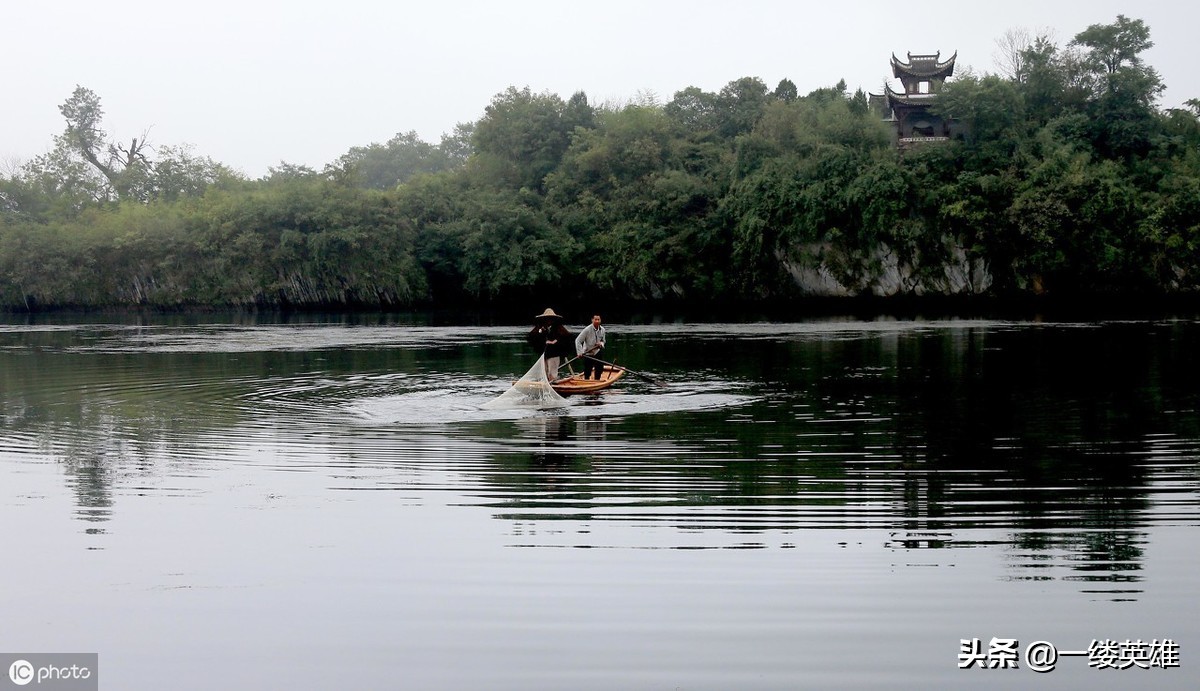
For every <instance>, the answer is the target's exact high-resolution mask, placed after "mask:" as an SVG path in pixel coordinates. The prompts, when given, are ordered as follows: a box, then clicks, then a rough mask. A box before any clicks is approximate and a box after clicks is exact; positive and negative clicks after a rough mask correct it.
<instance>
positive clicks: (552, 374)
mask: <svg viewBox="0 0 1200 691" xmlns="http://www.w3.org/2000/svg"><path fill="white" fill-rule="evenodd" d="M525 340H526V341H528V342H529V345H530V346H532V347H533V349H534V350H536V351H538V352H540V353H541V354H542V357H543V359H544V360H545V362H546V379H548V380H550V381H554V380H556V379H558V367H559V365H560V364H561V363H562V362H563V358H564V357H569V356H570V355H571V332H570V331H567V327H566V326H563V317H562V316H560V315H558V314H555V313H554V310H553V309H551V308H549V307H547V308H546V311H544V312H542V313H541V314H539V315H538V316H536V317H534V318H533V329H532V330H531V331H530V332H529V333H528V334H526V336H525Z"/></svg>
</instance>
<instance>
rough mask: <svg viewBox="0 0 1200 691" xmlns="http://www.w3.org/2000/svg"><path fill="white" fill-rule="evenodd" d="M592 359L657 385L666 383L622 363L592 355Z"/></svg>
mask: <svg viewBox="0 0 1200 691" xmlns="http://www.w3.org/2000/svg"><path fill="white" fill-rule="evenodd" d="M589 357H591V356H589ZM592 359H593V360H595V361H596V362H599V363H601V364H604V365H608V366H609V367H612V368H613V369H619V370H624V371H626V372H628V373H629V374H632V375H633V376H635V377H641V378H642V379H645V380H646V381H648V382H650V383H651V384H657V385H658V386H666V384H664V383H662V381H660V380H658V379H655V378H654V377H652V376H650V375H648V374H642V373H641V372H635V371H633V370H631V369H629V368H628V367H625V366H624V365H616V364H613V363H611V362H606V361H604V360H601V359H600V358H597V357H592Z"/></svg>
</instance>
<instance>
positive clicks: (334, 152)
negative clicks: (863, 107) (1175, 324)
mask: <svg viewBox="0 0 1200 691" xmlns="http://www.w3.org/2000/svg"><path fill="white" fill-rule="evenodd" d="M735 8H736V9H735ZM926 11H927V12H928V14H923V12H926ZM1118 14H1125V15H1126V16H1128V17H1130V18H1133V19H1141V20H1143V21H1144V22H1146V24H1147V25H1148V26H1149V27H1150V32H1151V38H1152V40H1153V41H1154V43H1155V46H1154V48H1152V49H1151V50H1149V51H1148V52H1147V53H1146V54H1145V58H1146V60H1147V62H1149V63H1150V64H1151V65H1152V66H1154V67H1155V68H1156V69H1157V70H1158V71H1159V73H1160V75H1161V76H1162V78H1163V81H1164V82H1165V83H1166V85H1167V90H1166V92H1165V95H1164V97H1163V98H1162V100H1161V105H1162V106H1164V107H1177V106H1179V105H1181V104H1182V103H1183V102H1184V101H1186V100H1188V99H1190V98H1200V61H1198V59H1197V57H1196V56H1197V51H1196V48H1197V45H1196V44H1197V38H1196V27H1197V26H1200V3H1196V2H1193V1H1191V0H1138V1H1137V2H1131V1H1128V0H1125V1H1120V2H1118V1H1112V0H1086V1H1077V0H1067V1H1062V0H1002V1H1001V2H984V3H981V2H975V1H973V0H964V2H960V3H946V2H942V3H932V2H925V3H908V4H905V3H896V2H884V1H882V0H879V1H876V0H869V1H867V0H846V1H844V2H832V3H831V2H808V1H798V0H793V1H790V2H782V1H779V2H762V1H758V0H744V1H743V2H741V3H734V2H731V1H729V0H725V1H722V2H710V1H708V0H687V1H686V2H684V1H680V2H676V1H673V0H672V1H657V2H656V1H654V0H638V1H626V0H605V1H602V2H587V3H574V2H569V1H565V0H559V1H558V2H542V1H536V2H533V1H524V0H492V1H489V2H475V1H470V2H464V1H456V0H443V1H441V2H437V1H435V0H428V1H426V2H421V3H410V2H403V1H397V0H393V1H390V2H385V1H378V2H368V1H365V0H322V1H321V2H312V1H309V0H289V1H287V2H265V1H261V0H241V1H230V0H206V1H205V2H189V3H173V2H164V1H163V0H146V1H143V0H86V1H82V2H80V1H75V0H69V1H62V0H42V1H41V2H21V1H13V2H6V3H5V7H4V10H3V12H2V13H0V17H2V21H0V55H2V56H3V64H4V66H5V67H4V70H3V77H0V83H2V84H3V87H2V88H0V94H2V96H0V98H2V99H3V101H0V173H2V172H6V170H7V167H8V166H11V165H12V164H13V162H14V161H23V160H28V159H29V158H32V157H33V156H36V155H38V154H41V153H44V152H45V151H47V150H48V149H49V148H51V146H52V145H53V138H54V136H55V135H57V134H59V133H61V132H62V130H63V128H64V122H63V120H62V116H61V115H60V114H59V112H58V106H59V105H60V104H61V103H62V102H63V101H64V100H66V99H67V97H69V96H70V95H71V92H72V91H73V90H74V88H75V86H76V85H77V84H78V85H82V86H85V87H87V88H89V89H91V90H92V91H94V92H95V93H96V94H97V95H98V96H99V97H100V99H101V102H102V104H103V107H104V111H105V119H104V122H105V129H106V130H107V131H108V133H109V134H110V135H111V136H112V137H114V138H116V139H119V140H123V141H128V140H129V139H130V138H131V137H135V136H137V137H140V136H141V134H142V133H143V131H144V130H147V129H149V131H150V141H151V144H155V145H182V144H190V145H192V146H193V147H194V153H196V154H199V155H203V156H210V157H212V158H213V159H215V160H217V161H219V162H222V163H224V164H226V165H229V166H231V167H233V168H235V169H238V170H240V171H242V172H243V173H245V174H246V175H249V176H250V177H259V176H261V175H264V174H266V172H267V168H268V167H269V166H273V165H278V164H279V163H280V162H281V161H287V162H288V163H294V164H299V165H307V166H311V167H313V168H316V169H318V170H319V169H320V168H322V167H323V166H324V165H325V164H326V163H329V162H331V161H333V160H335V159H337V158H338V157H339V156H341V155H342V154H344V153H346V151H348V150H349V149H350V148H351V147H354V146H366V145H369V144H371V143H373V142H385V141H387V140H388V139H390V138H391V137H392V136H393V135H395V134H396V133H398V132H407V131H409V130H415V131H416V132H417V134H418V135H420V137H421V138H422V139H424V140H425V141H428V142H430V143H437V142H439V141H440V140H441V136H442V134H443V133H447V132H450V131H452V130H453V128H454V126H455V124H456V123H459V122H472V121H475V120H477V119H479V117H480V116H481V115H482V114H483V110H484V108H485V107H486V106H487V105H488V103H489V102H491V100H492V97H493V96H495V95H496V94H497V93H500V92H502V91H504V90H505V89H506V88H507V87H509V86H517V87H525V86H528V87H530V88H531V89H533V90H534V91H549V92H552V93H556V94H558V95H560V96H561V97H563V98H564V99H566V98H568V97H569V96H570V95H571V94H573V93H574V92H576V91H580V90H582V91H584V92H586V93H587V95H588V97H589V100H590V101H591V102H592V103H594V104H595V103H603V102H606V101H608V102H616V103H620V102H625V101H628V100H630V99H633V98H634V97H636V96H638V95H639V93H642V94H645V93H653V94H654V95H656V96H657V98H658V99H659V101H660V102H663V103H665V102H667V101H669V100H670V99H671V98H672V96H673V95H674V93H675V92H676V91H679V90H681V89H684V88H687V87H689V86H696V87H699V88H701V89H703V90H705V91H719V90H720V89H721V87H723V86H724V85H725V84H727V83H729V82H730V81H733V80H735V79H738V78H741V77H759V78H761V79H762V80H763V81H764V82H766V84H767V85H768V86H769V87H770V88H772V89H773V88H774V87H775V85H776V84H778V83H779V80H781V79H783V78H788V79H791V80H792V81H793V82H795V84H796V86H797V87H798V89H799V91H800V93H801V94H804V93H808V92H809V91H811V90H813V89H816V88H820V87H824V86H831V85H833V84H835V83H837V81H838V80H839V79H845V80H846V83H847V85H848V86H849V88H850V89H851V91H853V90H854V89H856V88H859V87H861V88H863V89H864V90H865V91H876V92H878V91H880V89H881V87H882V84H883V82H884V80H885V79H887V78H889V77H890V74H889V71H888V60H889V57H890V56H891V54H892V53H895V54H896V55H897V56H899V57H900V58H904V57H905V54H906V53H907V52H912V53H935V52H939V51H940V52H941V54H942V57H943V58H945V57H948V56H949V55H950V54H952V53H953V52H954V51H956V50H957V51H958V63H957V64H958V66H959V67H960V68H961V67H964V66H970V67H972V68H973V69H974V70H975V71H976V72H977V73H983V72H995V71H997V67H996V65H995V56H996V54H997V47H996V39H998V38H999V37H1001V36H1002V35H1003V34H1004V33H1005V31H1006V30H1008V29H1013V28H1022V27H1023V28H1027V29H1029V30H1031V31H1038V30H1041V29H1050V30H1052V31H1053V32H1054V34H1055V36H1056V37H1057V38H1058V40H1059V43H1060V45H1065V44H1066V43H1067V42H1069V41H1070V39H1071V38H1072V37H1073V36H1074V35H1075V34H1077V33H1079V32H1080V31H1082V30H1083V29H1085V28H1087V26H1088V25H1090V24H1109V23H1112V22H1113V21H1115V20H1116V17H1117V15H1118ZM891 83H892V84H893V85H894V86H896V87H897V88H899V84H898V82H897V81H895V80H893V81H892V82H891Z"/></svg>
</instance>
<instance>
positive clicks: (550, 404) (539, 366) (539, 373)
mask: <svg viewBox="0 0 1200 691" xmlns="http://www.w3.org/2000/svg"><path fill="white" fill-rule="evenodd" d="M564 405H567V399H565V398H563V397H562V396H559V395H558V393H557V392H556V391H555V390H554V389H552V388H550V380H548V379H547V378H546V363H545V362H544V361H543V360H542V358H538V359H537V361H536V362H534V363H533V367H530V368H529V371H528V372H526V373H525V376H523V377H521V378H520V379H518V380H517V382H516V383H515V384H513V385H512V387H510V388H509V389H508V391H505V392H504V393H502V394H500V395H499V396H497V397H495V398H493V399H492V400H490V401H488V402H487V403H484V404H483V407H484V408H492V409H494V408H556V407H558V406H564Z"/></svg>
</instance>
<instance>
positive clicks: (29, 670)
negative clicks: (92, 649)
mask: <svg viewBox="0 0 1200 691" xmlns="http://www.w3.org/2000/svg"><path fill="white" fill-rule="evenodd" d="M0 661H2V662H0V670H3V669H4V668H5V666H7V668H8V679H7V680H5V679H4V677H3V676H0V690H2V689H11V688H19V687H28V688H31V689H38V690H39V691H97V689H98V688H99V680H98V679H97V669H98V666H99V663H100V661H99V655H98V654H96V653H9V654H3V653H0Z"/></svg>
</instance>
